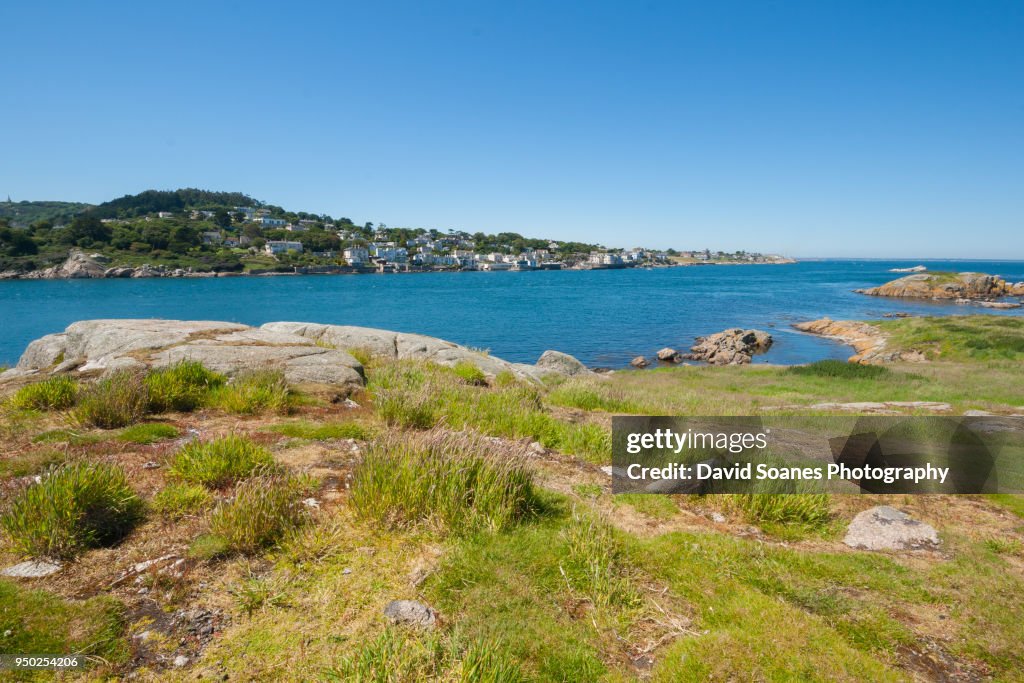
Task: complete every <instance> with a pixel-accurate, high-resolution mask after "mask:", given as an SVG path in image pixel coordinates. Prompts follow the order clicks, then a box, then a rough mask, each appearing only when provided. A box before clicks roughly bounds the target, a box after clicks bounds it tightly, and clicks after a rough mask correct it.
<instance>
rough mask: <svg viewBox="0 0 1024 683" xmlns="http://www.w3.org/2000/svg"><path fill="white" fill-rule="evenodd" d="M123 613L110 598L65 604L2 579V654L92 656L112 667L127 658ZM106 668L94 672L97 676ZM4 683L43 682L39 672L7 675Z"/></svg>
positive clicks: (94, 663)
mask: <svg viewBox="0 0 1024 683" xmlns="http://www.w3.org/2000/svg"><path fill="white" fill-rule="evenodd" d="M124 627H125V618H124V608H123V606H122V605H121V603H120V602H118V601H117V600H116V599H114V598H112V597H110V596H105V595H102V596H97V597H92V598H88V599H85V600H65V599H63V598H61V597H60V596H57V595H54V594H53V593H49V592H47V591H42V590H35V589H31V588H27V587H23V586H19V585H17V584H15V583H14V582H13V581H10V580H7V579H0V634H3V639H2V640H0V643H2V644H0V652H4V653H8V654H57V655H70V654H81V655H92V656H95V657H99V658H101V660H102V661H105V662H109V663H119V662H122V661H124V660H125V659H126V658H127V656H128V647H127V642H126V639H125V638H124ZM101 666H102V665H100V664H98V663H96V661H95V660H94V661H93V663H92V664H91V665H90V669H91V670H92V673H93V674H94V675H99V671H97V669H98V668H100V667H101ZM4 676H5V680H41V679H42V678H43V677H48V676H49V675H47V674H39V672H31V673H30V672H21V673H20V674H19V673H16V672H12V671H8V672H7V673H6V674H4Z"/></svg>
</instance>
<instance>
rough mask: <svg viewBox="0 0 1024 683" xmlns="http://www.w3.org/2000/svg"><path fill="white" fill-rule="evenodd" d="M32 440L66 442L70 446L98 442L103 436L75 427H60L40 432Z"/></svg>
mask: <svg viewBox="0 0 1024 683" xmlns="http://www.w3.org/2000/svg"><path fill="white" fill-rule="evenodd" d="M32 441H33V443H66V444H70V445H72V446H85V445H88V444H91V443H99V442H100V441H103V437H102V436H100V435H99V434H90V433H88V432H82V431H79V430H77V429H67V428H62V429H49V430H47V431H45V432H41V433H39V434H37V435H36V436H35V437H34V438H33V439H32Z"/></svg>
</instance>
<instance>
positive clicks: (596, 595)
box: [560, 510, 639, 607]
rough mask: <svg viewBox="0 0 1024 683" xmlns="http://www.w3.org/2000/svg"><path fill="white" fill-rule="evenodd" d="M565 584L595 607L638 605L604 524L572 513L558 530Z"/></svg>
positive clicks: (615, 541) (616, 543) (616, 544)
mask: <svg viewBox="0 0 1024 683" xmlns="http://www.w3.org/2000/svg"><path fill="white" fill-rule="evenodd" d="M562 536H563V538H564V540H565V545H566V554H565V563H564V565H560V567H561V568H562V569H563V571H564V573H565V579H566V583H568V584H569V586H570V587H571V588H572V589H573V590H576V591H579V592H581V593H582V594H583V595H585V596H586V597H587V599H589V600H590V601H591V602H592V603H593V604H594V605H595V606H597V607H608V606H609V605H618V606H629V605H634V604H637V603H638V602H639V596H638V594H637V592H636V591H635V589H634V588H633V586H632V585H631V583H630V580H629V577H628V573H627V569H626V563H625V561H624V560H625V558H624V556H623V552H622V548H621V546H620V544H619V540H618V538H617V536H616V534H615V532H614V530H613V529H612V527H611V526H609V525H608V524H607V523H605V522H602V521H600V520H598V519H597V518H596V517H594V516H592V515H589V514H586V513H582V512H579V511H576V510H573V513H572V518H571V520H570V521H569V523H568V524H566V525H565V527H564V528H563V530H562Z"/></svg>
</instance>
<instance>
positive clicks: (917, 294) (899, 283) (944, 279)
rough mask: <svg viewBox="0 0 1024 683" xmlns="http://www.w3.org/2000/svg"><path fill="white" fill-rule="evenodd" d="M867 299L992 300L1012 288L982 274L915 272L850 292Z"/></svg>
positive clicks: (999, 279) (1012, 288) (1002, 281)
mask: <svg viewBox="0 0 1024 683" xmlns="http://www.w3.org/2000/svg"><path fill="white" fill-rule="evenodd" d="M854 291H855V292H857V293H859V294H868V295H870V296H895V297H906V298H912V299H972V300H977V299H995V298H998V297H1001V296H1009V295H1011V294H1012V293H1013V291H1014V286H1013V285H1008V284H1007V283H1006V281H1005V280H1003V279H1001V278H999V277H998V276H996V275H987V274H985V273H917V274H915V275H907V276H906V277H901V278H899V279H898V280H893V281H892V282H887V283H885V284H884V285H881V286H880V287H872V288H871V289H857V290H854Z"/></svg>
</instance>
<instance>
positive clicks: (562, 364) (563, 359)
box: [537, 349, 590, 377]
mask: <svg viewBox="0 0 1024 683" xmlns="http://www.w3.org/2000/svg"><path fill="white" fill-rule="evenodd" d="M537 367H538V368H542V369H545V370H552V371H554V372H557V373H558V374H560V375H568V376H570V377H571V376H573V375H586V374H589V373H590V370H588V369H587V366H586V365H584V364H583V363H581V362H580V361H578V360H577V359H576V358H574V357H573V356H570V355H569V354H567V353H562V352H561V351H552V350H550V349H549V350H547V351H545V352H544V353H542V354H541V356H540V358H539V359H538V360H537Z"/></svg>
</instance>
